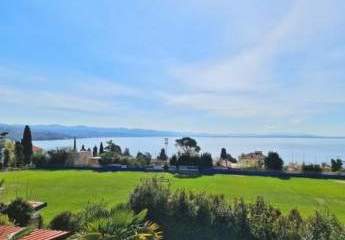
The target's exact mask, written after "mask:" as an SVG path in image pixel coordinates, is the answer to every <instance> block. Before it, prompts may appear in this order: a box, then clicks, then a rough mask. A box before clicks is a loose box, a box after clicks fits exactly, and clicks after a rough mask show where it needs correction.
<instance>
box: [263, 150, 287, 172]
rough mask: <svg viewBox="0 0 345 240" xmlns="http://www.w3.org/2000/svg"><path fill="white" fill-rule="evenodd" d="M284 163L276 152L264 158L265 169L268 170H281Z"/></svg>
mask: <svg viewBox="0 0 345 240" xmlns="http://www.w3.org/2000/svg"><path fill="white" fill-rule="evenodd" d="M283 165H284V161H283V160H282V159H281V158H280V156H279V154H278V153H276V152H269V153H268V156H267V157H266V158H265V168H266V169H269V170H278V171H281V170H282V169H283Z"/></svg>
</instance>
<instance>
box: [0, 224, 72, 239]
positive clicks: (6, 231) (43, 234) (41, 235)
mask: <svg viewBox="0 0 345 240" xmlns="http://www.w3.org/2000/svg"><path fill="white" fill-rule="evenodd" d="M22 229H23V228H20V227H13V226H0V240H6V239H7V238H8V237H9V235H11V234H14V233H17V232H19V231H20V230H22ZM69 235H70V234H69V232H64V231H54V230H46V229H36V230H34V231H32V232H31V233H30V234H28V235H27V236H25V237H22V238H20V239H21V240H58V239H65V238H67V237H68V236H69Z"/></svg>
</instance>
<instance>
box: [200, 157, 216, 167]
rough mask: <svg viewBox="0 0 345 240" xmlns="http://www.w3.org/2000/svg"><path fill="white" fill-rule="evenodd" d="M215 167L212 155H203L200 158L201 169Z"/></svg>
mask: <svg viewBox="0 0 345 240" xmlns="http://www.w3.org/2000/svg"><path fill="white" fill-rule="evenodd" d="M212 166H213V159H212V155H211V154H210V153H203V154H201V156H200V161H199V167H200V168H209V167H212Z"/></svg>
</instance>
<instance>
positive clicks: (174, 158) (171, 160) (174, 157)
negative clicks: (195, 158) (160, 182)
mask: <svg viewBox="0 0 345 240" xmlns="http://www.w3.org/2000/svg"><path fill="white" fill-rule="evenodd" d="M170 165H171V166H176V167H177V156H176V154H174V155H172V157H171V158H170Z"/></svg>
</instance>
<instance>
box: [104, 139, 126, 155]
mask: <svg viewBox="0 0 345 240" xmlns="http://www.w3.org/2000/svg"><path fill="white" fill-rule="evenodd" d="M105 149H106V150H107V151H109V152H114V153H117V154H121V153H122V150H121V147H120V146H119V145H116V144H115V143H113V141H112V140H110V141H108V142H107V146H106V147H105Z"/></svg>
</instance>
